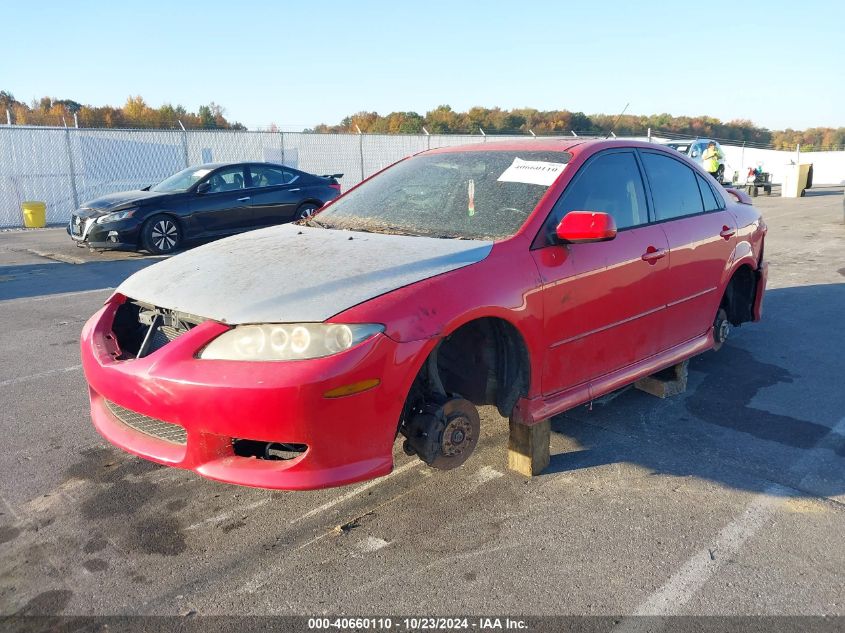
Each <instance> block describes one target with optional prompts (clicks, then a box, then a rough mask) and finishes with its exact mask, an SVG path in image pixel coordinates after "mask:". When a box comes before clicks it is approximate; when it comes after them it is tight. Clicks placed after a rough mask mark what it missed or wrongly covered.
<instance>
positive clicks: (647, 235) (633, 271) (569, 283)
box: [533, 226, 669, 394]
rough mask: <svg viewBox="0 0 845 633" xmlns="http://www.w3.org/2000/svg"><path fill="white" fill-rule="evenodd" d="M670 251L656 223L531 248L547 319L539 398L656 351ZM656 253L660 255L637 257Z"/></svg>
mask: <svg viewBox="0 0 845 633" xmlns="http://www.w3.org/2000/svg"><path fill="white" fill-rule="evenodd" d="M668 249H669V245H668V243H667V241H666V236H665V234H664V233H663V231H662V229H661V228H660V227H659V226H643V227H639V228H632V229H628V230H626V231H621V232H620V233H619V234H618V235H617V236H616V238H615V239H613V240H611V241H609V242H599V243H595V244H573V245H571V246H569V247H565V246H550V247H547V248H545V249H542V250H538V251H533V254H534V259H535V262H536V263H537V267H538V269H539V270H540V276H541V278H542V281H543V288H542V292H543V306H544V311H545V315H546V317H545V337H546V340H545V343H546V357H545V362H544V374H543V393H544V394H549V393H554V392H556V391H560V390H562V389H566V388H568V387H572V386H575V385H577V384H580V383H583V382H586V381H588V380H590V379H591V378H595V377H597V376H601V375H603V374H606V373H608V372H610V371H613V370H614V369H619V368H621V367H624V366H626V365H630V364H632V363H635V362H637V361H638V360H641V359H643V358H645V357H647V356H651V355H652V354H656V353H657V352H658V351H659V349H658V346H659V337H658V335H657V333H658V332H659V330H660V328H661V322H662V319H663V318H664V315H663V309H662V308H663V306H664V305H665V302H664V297H665V287H666V282H667V279H666V277H667V274H668V270H669V257H668ZM659 250H662V251H663V253H664V255H665V256H664V257H659V258H657V259H653V260H652V261H651V262H648V261H644V260H643V255H645V254H646V253H647V252H649V251H659Z"/></svg>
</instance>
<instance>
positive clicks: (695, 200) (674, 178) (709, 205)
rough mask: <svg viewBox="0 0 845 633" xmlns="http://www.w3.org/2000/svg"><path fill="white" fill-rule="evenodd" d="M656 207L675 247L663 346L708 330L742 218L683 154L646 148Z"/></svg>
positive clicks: (667, 288) (682, 340)
mask: <svg viewBox="0 0 845 633" xmlns="http://www.w3.org/2000/svg"><path fill="white" fill-rule="evenodd" d="M643 164H644V165H645V168H646V174H647V175H648V179H649V184H650V186H651V191H652V195H653V197H654V211H655V215H656V217H657V219H658V220H662V221H663V222H661V224H660V226H661V227H662V228H663V231H664V233H665V234H666V239H667V241H668V243H669V249H670V251H671V253H672V255H671V261H670V266H669V274H668V277H667V279H668V283H667V286H666V292H667V301H666V303H667V309H666V317H667V318H666V327H665V328H664V329H663V334H662V341H661V347H663V348H669V347H672V346H674V345H678V344H680V343H683V342H684V341H688V340H690V339H692V338H694V337H696V336H700V335H701V334H703V333H705V332H706V331H707V330H708V329H709V328H710V327H711V326H712V325H713V319H714V318H715V316H716V310H717V309H718V307H719V303H720V301H721V297H720V296H718V288H719V285H720V283H721V279H722V274H723V272H724V270H725V266H726V265H727V262H728V261H729V259H730V257H731V254H732V252H733V249H734V245H735V238H734V236H735V234H736V221H735V220H734V218H733V216H732V215H731V214H730V213H728V212H727V211H726V210H725V209H722V208H720V207H722V206H724V205H723V204H720V203H719V202H718V201H717V199H716V196H714V195H713V192H712V190H711V189H710V185H709V184H708V183H707V181H706V180H705V179H704V178H703V177H702V176H700V175H699V174H698V173H697V172H696V171H695V170H693V169H691V168H690V167H689V166H687V165H685V164H683V163H681V162H680V161H678V160H675V159H673V158H669V157H667V156H664V155H661V154H656V153H653V152H643Z"/></svg>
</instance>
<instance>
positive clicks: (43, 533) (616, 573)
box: [0, 187, 845, 615]
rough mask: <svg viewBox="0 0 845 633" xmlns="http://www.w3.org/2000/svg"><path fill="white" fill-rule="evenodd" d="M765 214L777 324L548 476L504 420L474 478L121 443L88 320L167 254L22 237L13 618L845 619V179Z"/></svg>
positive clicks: (12, 445)
mask: <svg viewBox="0 0 845 633" xmlns="http://www.w3.org/2000/svg"><path fill="white" fill-rule="evenodd" d="M755 204H756V206H758V207H759V208H760V209H761V210H762V211H763V213H764V216H765V219H766V221H767V223H768V225H769V235H768V239H767V243H766V256H767V258H768V260H769V262H770V266H771V269H770V279H769V290H768V293H767V296H766V300H765V305H764V312H765V314H764V320H763V321H762V322H761V323H758V324H748V325H745V326H743V327H742V328H739V329H736V330H734V332H733V334H732V338H731V339H730V340H729V342H728V343H727V344H726V345H725V347H724V348H723V349H722V350H721V351H720V352H718V353H715V352H708V353H707V354H704V355H703V356H700V357H698V358H695V359H693V361H692V362H691V365H690V381H689V389H688V390H687V392H686V393H684V394H682V395H680V396H676V397H674V398H671V399H667V400H660V399H657V398H655V397H653V396H649V395H647V394H645V393H642V392H639V391H635V390H627V391H624V392H622V393H620V394H618V396H617V397H615V398H613V399H610V400H607V401H605V402H601V403H594V404H593V406H592V407H591V408H590V407H580V408H578V409H575V410H572V411H570V412H568V413H566V414H564V415H561V416H558V417H557V418H555V420H554V421H553V433H552V462H551V466H550V468H549V469H548V470H547V472H545V473H544V474H542V475H541V476H539V477H535V478H533V479H526V478H523V477H521V476H519V475H516V474H514V473H511V472H510V471H508V470H507V469H506V468H505V464H506V454H505V446H506V442H507V434H508V430H507V429H508V427H507V422H506V421H505V420H503V419H501V418H499V417H498V416H497V415H496V414H495V412H493V411H492V410H487V411H485V412H484V415H483V418H482V429H483V436H484V437H483V440H482V442H481V443H480V446H479V449H478V451H477V452H476V453H475V454H474V455H473V457H472V458H471V459H470V460H469V461H468V462H467V463H466V464H465V465H464V466H463V467H461V468H459V469H457V470H453V471H448V472H439V471H432V470H429V469H428V468H427V467H425V466H424V465H423V464H422V463H421V462H419V461H417V460H415V459H410V458H408V457H406V456H405V455H404V454H403V453H402V452H401V449H400V448H399V445H398V444H397V447H396V468H395V470H394V472H393V473H392V474H391V475H389V476H387V477H384V478H382V479H379V480H375V481H372V482H367V483H363V484H357V485H352V486H348V487H344V488H338V489H330V490H321V491H313V492H304V493H303V492H269V491H263V490H252V489H246V488H238V487H233V486H228V485H223V484H217V483H213V482H210V481H205V480H203V479H201V478H199V477H198V476H196V475H194V474H192V473H189V472H185V471H179V470H174V469H168V468H163V467H159V466H157V465H154V464H152V463H149V462H146V461H144V460H141V459H138V458H135V457H132V456H129V455H127V454H125V453H123V452H121V451H119V450H117V449H113V448H111V447H110V446H109V445H108V444H106V443H105V442H104V441H103V440H102V439H101V438H100V437H99V436H98V435H97V433H96V432H95V431H94V429H93V427H92V425H91V423H90V420H89V417H88V403H87V394H86V385H85V381H84V378H83V376H82V372H81V369H80V365H79V363H80V361H79V354H78V337H79V332H80V329H81V327H82V324H83V323H84V321H85V320H86V319H87V318H88V317H89V316H90V315H91V314H92V313H93V312H94V311H95V310H96V309H97V307H98V306H99V305H101V304H102V302H103V301H104V300H105V299H106V298H107V297H108V295H109V293H110V288H113V287H114V286H116V285H117V284H118V283H119V282H120V281H121V280H122V279H123V278H125V277H126V276H128V275H129V274H131V273H132V272H134V271H136V270H138V269H140V268H141V267H143V266H146V265H149V264H150V263H153V262H154V261H156V260H155V258H150V257H144V256H139V255H133V254H129V255H127V254H105V255H98V254H90V253H88V252H87V251H84V250H81V249H75V248H74V247H73V246H72V245H69V244H68V242H69V239H68V238H67V236H66V235H65V234H64V233H63V230H61V229H45V230H42V231H25V232H24V231H13V232H5V233H2V234H0V322H2V328H0V350H2V359H3V360H2V363H0V429H2V433H3V438H4V444H5V446H4V450H2V451H0V614H3V615H9V614H14V613H21V614H48V615H55V614H59V613H62V614H80V615H90V614H97V615H107V614H121V615H126V614H164V615H185V614H194V613H197V614H238V615H242V614H300V615H319V614H323V613H330V614H338V613H346V614H373V615H375V614H382V615H385V614H419V615H435V614H440V615H452V614H485V613H491V612H494V613H499V614H532V615H540V614H588V615H595V614H607V615H628V614H637V613H639V614H681V615H683V614H794V615H799V614H827V615H845V547H843V542H845V389H843V371H845V362H843V358H845V336H843V334H845V329H843V323H844V322H845V321H843V319H845V317H843V315H845V225H844V224H843V221H842V220H843V217H842V188H841V187H839V188H817V189H813V190H811V191H808V194H807V197H805V198H801V199H784V198H778V197H771V198H768V197H760V198H757V199H756V200H755ZM72 258H77V259H78V260H79V261H76V262H75V261H73V259H72Z"/></svg>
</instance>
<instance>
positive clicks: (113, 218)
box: [97, 209, 137, 224]
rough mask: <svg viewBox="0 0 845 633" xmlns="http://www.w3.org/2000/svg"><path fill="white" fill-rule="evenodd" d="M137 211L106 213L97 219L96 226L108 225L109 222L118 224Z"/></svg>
mask: <svg viewBox="0 0 845 633" xmlns="http://www.w3.org/2000/svg"><path fill="white" fill-rule="evenodd" d="M135 211H137V209H127V210H126V211H115V212H114V213H106V214H105V215H101V216H100V217H99V218H97V224H108V223H109V222H119V221H120V220H125V219H126V218H131V217H132V215H133V214H134V213H135Z"/></svg>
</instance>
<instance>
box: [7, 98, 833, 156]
mask: <svg viewBox="0 0 845 633" xmlns="http://www.w3.org/2000/svg"><path fill="white" fill-rule="evenodd" d="M7 110H8V112H9V114H10V117H11V122H12V123H13V124H15V125H52V126H62V125H67V126H68V127H72V126H73V125H74V124H75V122H74V115H76V123H78V125H79V126H80V127H87V128H157V129H169V128H178V127H179V124H180V122H181V124H182V125H184V126H185V128H212V129H229V130H245V129H246V127H245V126H243V125H242V124H240V123H238V122H233V121H229V120H228V119H227V118H226V117H225V116H224V112H225V111H224V109H223V108H222V107H221V106H219V105H217V104H216V103H213V102H212V103H209V104H207V105H201V106H199V108H197V111H196V112H189V111H188V110H187V109H186V108H184V107H183V106H181V105H176V106H173V105H171V104H164V105H162V106H161V107H158V108H154V107H152V106H150V105H148V104H147V103H146V101H144V99H143V98H142V97H140V96H134V97H129V98H128V99H127V100H126V103H125V104H124V105H123V106H122V107H113V106H91V105H83V104H81V103H79V102H77V101H73V100H72V99H56V98H53V97H42V98H41V99H37V100H33V101H32V102H31V103H29V104H26V103H23V102H21V101H18V100H17V99H15V97H14V96H13V95H12V94H11V93H10V92H8V91H5V90H3V91H0V123H2V122H4V121H3V119H4V118H5V112H6V111H7ZM649 129H650V130H651V131H652V133H653V134H654V135H657V136H659V135H661V134H664V135H677V136H690V137H710V138H716V139H719V140H723V141H730V142H734V143H737V144H741V143H743V142H744V143H748V144H752V145H757V146H771V147H774V148H775V149H794V148H795V146H796V145H797V144H800V145H801V149H802V150H820V149H842V148H843V147H845V127H840V128H827V127H816V128H809V129H806V130H793V129H790V128H787V129H786V130H768V129H766V128H764V127H760V126H757V125H755V124H754V123H753V122H751V121H748V120H746V119H735V120H733V121H728V122H727V123H723V122H722V121H720V120H719V119H716V118H714V117H709V116H696V117H689V116H672V115H671V114H665V113H664V114H651V115H634V114H625V115H622V116H616V115H609V114H590V115H587V114H584V113H583V112H570V111H569V110H537V109H534V108H515V109H513V110H503V109H501V108H483V107H474V108H470V109H469V110H467V111H466V112H457V111H455V110H453V109H452V108H451V107H450V106H448V105H441V106H438V107H436V108H434V109H433V110H429V111H428V112H426V113H425V114H424V115H422V114H419V113H417V112H391V113H390V114H387V115H381V114H379V113H378V112H358V113H356V114H352V115H350V116H347V117H344V118H343V119H342V120H341V122H340V123H339V124H337V125H327V124H325V123H321V124H319V125H317V126H315V127H314V128H312V129H308V130H305V131H306V132H315V133H332V132H334V133H357V132H359V131H360V132H362V133H364V134H422V133H424V132H425V131H427V132H428V133H430V134H480V133H481V132H482V131H483V132H484V133H485V134H490V135H495V134H530V133H532V132H533V133H534V134H536V135H537V136H543V135H552V134H554V135H560V134H571V133H572V132H573V131H574V132H576V133H577V134H586V135H605V134H609V133H610V131H611V130H612V131H613V132H614V133H615V134H616V135H617V136H645V135H646V134H647V133H648V130H649ZM270 130H271V131H277V130H278V128H276V126H275V125H273V126H271V127H270Z"/></svg>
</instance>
